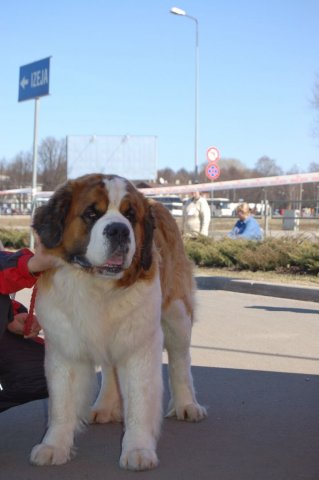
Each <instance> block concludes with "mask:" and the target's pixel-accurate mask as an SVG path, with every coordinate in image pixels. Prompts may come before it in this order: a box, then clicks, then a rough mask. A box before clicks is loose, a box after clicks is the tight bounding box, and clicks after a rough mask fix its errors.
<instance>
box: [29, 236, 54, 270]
mask: <svg viewBox="0 0 319 480" xmlns="http://www.w3.org/2000/svg"><path fill="white" fill-rule="evenodd" d="M34 236H35V252H34V255H33V257H31V258H30V260H29V261H28V269H29V272H30V273H38V272H43V271H44V270H49V269H50V268H54V267H57V266H58V263H59V260H58V258H57V257H55V256H53V255H50V254H49V253H47V252H46V251H45V248H44V246H43V245H42V243H41V241H40V238H39V236H38V235H37V234H36V233H35V232H34Z"/></svg>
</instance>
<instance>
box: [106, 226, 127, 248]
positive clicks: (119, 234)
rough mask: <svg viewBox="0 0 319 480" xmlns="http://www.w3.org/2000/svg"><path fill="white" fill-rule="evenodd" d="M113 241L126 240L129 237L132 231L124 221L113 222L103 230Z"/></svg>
mask: <svg viewBox="0 0 319 480" xmlns="http://www.w3.org/2000/svg"><path fill="white" fill-rule="evenodd" d="M103 233H104V234H105V235H106V236H107V237H108V238H109V239H110V240H111V241H113V242H117V243H119V244H120V243H123V242H126V241H127V240H128V238H129V235H130V231H129V229H128V227H127V225H125V224H124V223H120V222H113V223H110V224H109V225H107V226H106V227H105V229H104V232H103Z"/></svg>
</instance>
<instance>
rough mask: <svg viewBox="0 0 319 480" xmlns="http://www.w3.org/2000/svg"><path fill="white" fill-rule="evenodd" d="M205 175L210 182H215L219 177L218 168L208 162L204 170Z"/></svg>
mask: <svg viewBox="0 0 319 480" xmlns="http://www.w3.org/2000/svg"><path fill="white" fill-rule="evenodd" d="M205 175H206V177H207V178H209V179H210V180H216V179H217V178H218V177H219V175H220V170H219V167H218V166H217V165H216V163H214V162H210V163H209V164H208V165H207V167H206V168H205Z"/></svg>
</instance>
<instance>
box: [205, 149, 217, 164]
mask: <svg viewBox="0 0 319 480" xmlns="http://www.w3.org/2000/svg"><path fill="white" fill-rule="evenodd" d="M206 156H207V160H208V161H209V162H217V160H219V159H220V154H219V150H218V148H217V147H209V149H208V150H207V153H206Z"/></svg>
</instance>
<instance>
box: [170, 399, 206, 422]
mask: <svg viewBox="0 0 319 480" xmlns="http://www.w3.org/2000/svg"><path fill="white" fill-rule="evenodd" d="M166 417H176V418H177V420H186V421H187V422H200V421H201V420H203V419H204V418H205V417H207V410H206V408H205V407H202V406H201V405H199V404H198V403H189V404H188V405H180V406H178V407H176V408H175V407H173V408H171V409H170V410H169V412H168V413H167V415H166Z"/></svg>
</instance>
